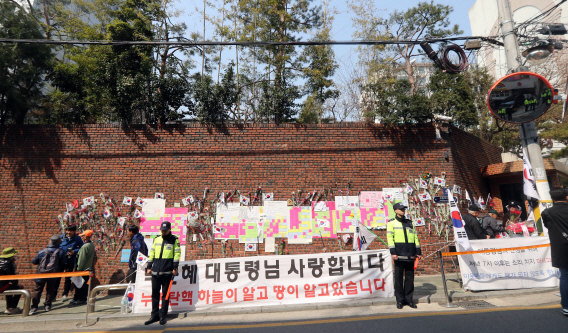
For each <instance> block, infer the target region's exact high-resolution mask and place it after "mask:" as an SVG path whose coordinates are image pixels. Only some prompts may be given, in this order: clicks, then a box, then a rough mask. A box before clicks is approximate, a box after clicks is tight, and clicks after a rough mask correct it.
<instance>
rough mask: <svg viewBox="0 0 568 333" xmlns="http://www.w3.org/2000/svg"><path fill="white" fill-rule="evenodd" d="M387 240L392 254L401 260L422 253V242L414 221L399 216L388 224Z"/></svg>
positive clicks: (410, 258) (412, 258)
mask: <svg viewBox="0 0 568 333" xmlns="http://www.w3.org/2000/svg"><path fill="white" fill-rule="evenodd" d="M387 240H388V245H389V250H390V253H391V254H395V255H397V256H398V259H399V260H414V259H415V258H416V256H417V255H422V251H421V250H420V242H419V241H418V235H417V234H416V229H415V228H414V226H413V224H412V221H411V220H409V219H406V218H399V217H398V216H397V217H396V218H395V219H394V220H392V221H389V223H388V224H387Z"/></svg>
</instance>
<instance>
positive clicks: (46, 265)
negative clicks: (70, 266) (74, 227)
mask: <svg viewBox="0 0 568 333" xmlns="http://www.w3.org/2000/svg"><path fill="white" fill-rule="evenodd" d="M60 245H61V238H60V237H59V235H53V236H51V238H50V239H49V245H48V246H47V247H46V248H45V249H43V250H41V251H39V252H38V253H37V254H36V256H35V257H34V258H33V260H32V264H34V265H37V271H36V273H37V274H45V273H59V272H63V269H64V268H65V251H63V250H62V249H61V248H60ZM34 282H35V287H34V289H33V291H32V306H31V308H30V312H29V315H33V314H34V313H36V312H37V308H38V305H39V301H40V299H41V294H42V293H43V289H44V288H45V302H44V310H45V312H49V311H51V303H52V302H53V300H54V299H55V297H56V296H57V289H58V288H59V283H60V282H61V278H51V279H34Z"/></svg>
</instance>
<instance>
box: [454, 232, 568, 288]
mask: <svg viewBox="0 0 568 333" xmlns="http://www.w3.org/2000/svg"><path fill="white" fill-rule="evenodd" d="M470 243H471V246H472V248H473V250H474V251H479V250H489V249H500V248H511V247H522V246H532V245H541V244H548V243H550V240H549V239H548V237H518V238H501V239H492V240H491V241H486V240H480V239H479V240H472V241H471V242H470ZM458 258H459V265H460V272H461V275H462V279H463V287H464V288H465V289H467V290H473V291H477V290H499V289H522V288H545V287H557V286H558V281H559V279H558V278H559V273H558V269H557V268H554V267H552V262H551V257H550V247H540V248H535V249H527V250H516V251H506V252H491V253H477V254H467V255H462V256H458Z"/></svg>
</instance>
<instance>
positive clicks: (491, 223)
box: [483, 208, 506, 238]
mask: <svg viewBox="0 0 568 333" xmlns="http://www.w3.org/2000/svg"><path fill="white" fill-rule="evenodd" d="M487 213H488V215H487V216H485V217H484V218H483V230H485V232H486V233H487V234H488V235H489V236H490V237H491V238H495V235H496V234H498V233H500V232H505V231H506V230H505V228H504V227H503V226H502V225H500V224H499V222H497V216H499V213H498V212H497V211H496V210H495V209H493V208H491V209H489V210H488V211H487Z"/></svg>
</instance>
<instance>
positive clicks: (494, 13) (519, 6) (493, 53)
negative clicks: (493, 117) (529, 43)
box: [468, 0, 568, 78]
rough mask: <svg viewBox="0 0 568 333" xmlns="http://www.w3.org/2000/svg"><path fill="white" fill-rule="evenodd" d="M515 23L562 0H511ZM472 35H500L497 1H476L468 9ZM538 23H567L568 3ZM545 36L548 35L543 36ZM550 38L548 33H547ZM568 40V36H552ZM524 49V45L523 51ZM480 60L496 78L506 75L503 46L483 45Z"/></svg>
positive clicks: (527, 18) (478, 56)
mask: <svg viewBox="0 0 568 333" xmlns="http://www.w3.org/2000/svg"><path fill="white" fill-rule="evenodd" d="M509 2H510V4H511V10H512V11H513V21H515V26H517V25H518V24H519V23H522V22H526V21H528V20H530V19H531V18H534V17H535V16H537V15H539V14H541V13H543V12H544V11H547V10H548V9H550V8H552V7H553V6H554V5H556V4H558V3H560V2H561V0H509ZM468 14H469V23H470V25H471V33H472V35H473V36H499V35H500V34H501V31H500V27H499V21H498V20H499V11H498V9H497V0H477V1H476V2H475V3H474V4H473V6H472V7H471V8H470V9H469V11H468ZM539 22H546V23H563V24H568V2H566V3H564V4H562V5H560V6H559V7H558V8H556V9H555V10H554V11H553V12H552V13H550V15H548V16H547V17H546V18H545V19H544V20H539ZM542 37H545V36H542ZM546 37H548V36H546ZM553 37H555V38H562V39H566V38H567V37H568V36H566V35H563V36H553ZM523 50H524V48H523V47H521V52H522V51H523ZM477 62H478V64H479V65H480V66H485V67H487V69H488V70H489V73H490V74H492V75H493V76H494V77H495V78H500V77H503V76H505V75H506V74H507V61H506V58H505V49H504V48H503V47H491V46H487V45H486V46H484V47H483V48H482V49H480V50H479V51H478V53H477Z"/></svg>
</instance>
